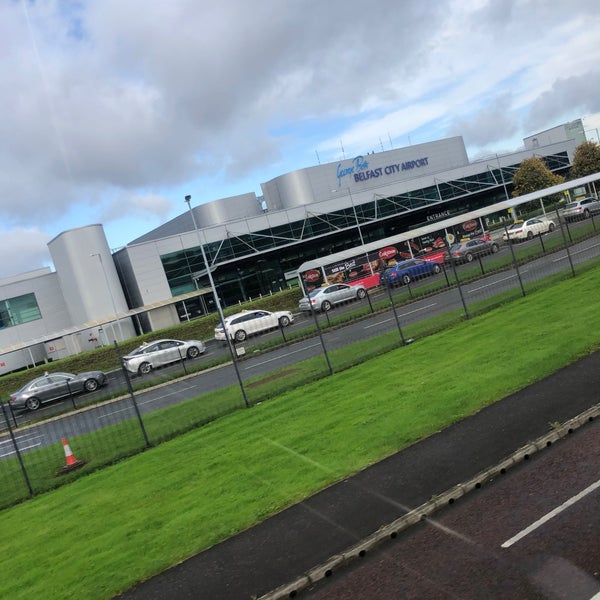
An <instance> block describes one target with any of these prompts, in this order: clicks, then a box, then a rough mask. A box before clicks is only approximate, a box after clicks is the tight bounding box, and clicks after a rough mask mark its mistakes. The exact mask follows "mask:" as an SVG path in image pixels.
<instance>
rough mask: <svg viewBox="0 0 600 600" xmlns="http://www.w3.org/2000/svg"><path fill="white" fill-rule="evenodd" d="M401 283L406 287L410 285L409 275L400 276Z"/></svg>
mask: <svg viewBox="0 0 600 600" xmlns="http://www.w3.org/2000/svg"><path fill="white" fill-rule="evenodd" d="M402 283H403V284H404V285H408V284H409V283H410V275H406V273H405V274H404V275H402Z"/></svg>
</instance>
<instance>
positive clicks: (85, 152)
mask: <svg viewBox="0 0 600 600" xmlns="http://www.w3.org/2000/svg"><path fill="white" fill-rule="evenodd" d="M599 34H600V6H599V5H598V1H597V0H571V1H570V2H569V3H567V4H566V5H565V4H564V3H561V2H556V1H553V0H402V2H398V0H370V1H369V2H364V0H344V1H340V0H327V1H326V2H324V1H323V0H252V1H251V2H249V1H248V0H219V1H218V2H216V1H212V2H209V1H208V0H163V1H160V0H156V1H154V2H148V0H81V1H75V0H0V86H1V89H2V94H0V115H1V116H0V256H1V260H0V278H1V277H7V276H12V275H15V274H19V273H23V272H27V271H31V270H34V269H37V268H40V267H43V266H52V262H51V258H50V254H49V252H48V248H47V243H48V242H49V241H50V240H51V239H53V238H54V237H55V236H57V235H59V234H60V233H61V232H63V231H66V230H68V229H72V228H75V227H82V226H85V225H90V224H95V223H101V224H102V225H103V226H104V230H105V233H106V237H107V239H108V243H109V246H110V247H111V248H112V249H118V248H120V247H123V246H125V245H126V244H127V243H129V242H131V241H133V240H134V239H135V238H137V237H139V236H140V235H143V234H144V233H146V232H148V231H150V230H152V229H154V228H155V227H158V226H159V225H161V224H163V223H164V222H166V221H168V220H170V219H172V218H174V217H175V216H177V215H179V214H181V213H182V212H184V211H185V210H187V205H186V204H185V202H184V197H185V195H186V194H191V195H192V205H193V206H195V205H197V204H201V203H203V202H208V201H212V200H216V199H219V198H225V197H229V196H234V195H237V194H244V193H248V192H255V193H256V194H257V196H260V195H261V194H262V192H261V188H260V184H261V183H265V182H267V181H269V180H271V179H273V178H274V177H277V176H279V175H282V174H284V173H287V172H289V171H294V170H296V169H302V168H305V167H310V166H313V165H316V164H319V162H320V163H327V162H334V161H339V160H340V159H342V158H344V157H345V158H351V157H354V156H357V155H359V154H365V153H368V152H371V151H380V150H390V149H392V148H400V147H403V146H408V145H410V144H416V143H425V142H430V141H434V140H438V139H442V138H445V137H450V136H454V135H461V136H463V139H464V141H465V145H466V147H467V151H468V155H469V157H470V158H471V159H472V160H474V159H477V158H479V157H482V156H485V155H489V154H495V153H498V154H501V153H506V152H514V151H516V150H518V149H519V148H521V147H522V144H523V138H524V137H526V136H529V135H532V134H534V133H537V132H540V131H543V130H545V129H549V128H551V127H554V126H556V125H560V124H562V123H566V122H568V121H571V120H574V119H578V118H581V119H582V120H583V124H584V129H585V130H586V135H587V136H588V139H593V140H594V141H597V140H598V130H599V129H600V44H599V43H598V36H599Z"/></svg>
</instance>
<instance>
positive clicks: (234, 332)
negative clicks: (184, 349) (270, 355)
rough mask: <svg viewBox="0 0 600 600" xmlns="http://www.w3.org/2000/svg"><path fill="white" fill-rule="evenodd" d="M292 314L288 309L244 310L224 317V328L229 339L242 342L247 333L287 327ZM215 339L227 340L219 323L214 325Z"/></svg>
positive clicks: (251, 333) (290, 321) (292, 319)
mask: <svg viewBox="0 0 600 600" xmlns="http://www.w3.org/2000/svg"><path fill="white" fill-rule="evenodd" d="M293 321H294V316H293V315H292V313H291V312H290V311H288V310H280V311H275V312H269V311H268V310H244V311H242V312H239V313H235V314H234V315H230V316H229V317H226V318H225V329H226V330H227V335H228V336H229V338H230V339H232V340H235V341H236V342H243V341H244V340H245V339H246V338H247V337H248V336H249V335H253V334H255V333H261V332H263V331H268V330H269V329H275V328H277V327H287V326H288V325H289V324H290V323H293ZM215 340H227V337H225V331H224V330H223V326H222V325H221V324H219V325H217V326H216V327H215Z"/></svg>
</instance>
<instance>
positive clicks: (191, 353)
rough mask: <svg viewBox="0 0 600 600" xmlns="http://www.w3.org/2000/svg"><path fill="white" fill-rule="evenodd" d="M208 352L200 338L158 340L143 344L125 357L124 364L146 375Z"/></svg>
mask: <svg viewBox="0 0 600 600" xmlns="http://www.w3.org/2000/svg"><path fill="white" fill-rule="evenodd" d="M204 352H206V346H205V345H204V342H201V341H200V340H186V341H181V340H169V339H164V340H156V341H155V342H150V343H147V344H142V345H141V346H139V347H138V348H136V349H135V350H133V352H130V353H129V354H127V355H126V356H124V357H123V366H124V367H125V368H126V369H127V370H128V371H129V372H130V373H137V374H138V375H145V374H146V373H150V371H152V369H156V368H157V367H162V366H164V365H168V364H170V363H174V362H177V361H179V360H183V359H185V358H197V357H198V356H200V355H201V354H204Z"/></svg>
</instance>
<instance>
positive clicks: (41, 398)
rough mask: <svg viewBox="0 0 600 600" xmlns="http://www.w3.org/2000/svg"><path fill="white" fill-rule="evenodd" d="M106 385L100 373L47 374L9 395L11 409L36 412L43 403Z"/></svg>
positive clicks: (102, 374)
mask: <svg viewBox="0 0 600 600" xmlns="http://www.w3.org/2000/svg"><path fill="white" fill-rule="evenodd" d="M103 385H106V375H105V374H104V373H103V372H102V371H86V372H85V373H79V374H78V375H75V374H74V373H48V374H46V375H43V376H42V377H37V378H36V379H33V380H31V381H30V382H29V383H27V384H26V385H24V386H23V387H22V388H21V389H20V390H19V391H18V392H14V393H13V394H11V395H10V398H9V400H8V402H9V405H10V407H11V408H14V409H23V408H27V409H29V410H37V409H38V408H39V407H40V406H41V405H42V404H43V403H45V402H52V401H53V400H60V399H61V398H67V397H69V396H71V395H75V394H83V393H84V392H93V391H95V390H97V389H98V388H99V387H102V386H103Z"/></svg>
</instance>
